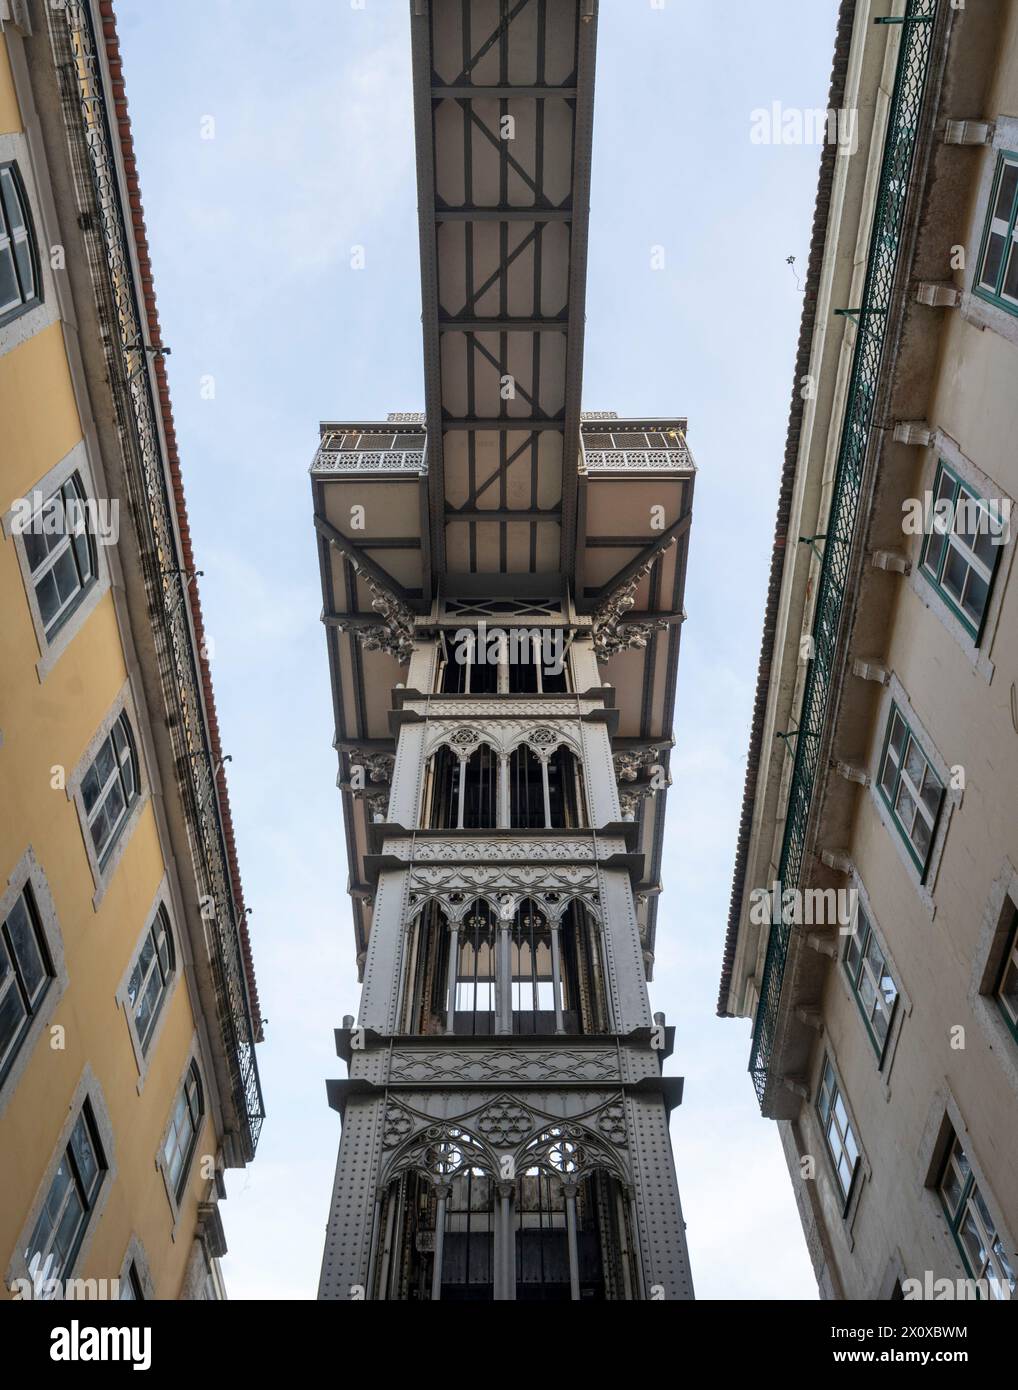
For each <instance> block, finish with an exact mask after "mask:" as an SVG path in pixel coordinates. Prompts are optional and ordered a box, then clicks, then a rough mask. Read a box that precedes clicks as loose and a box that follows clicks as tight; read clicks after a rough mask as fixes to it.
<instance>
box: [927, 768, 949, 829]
mask: <svg viewBox="0 0 1018 1390" xmlns="http://www.w3.org/2000/svg"><path fill="white" fill-rule="evenodd" d="M943 790H944V788H943V786H942V785H941V782H940V778H939V777H938V776H937V775H936V774H935V773H934V771H933V769H932V768H931V767H927V769H926V776H925V778H924V779H923V786H922V798H923V805H924V806H925V807H926V809H927V811H929V813H930V817H931V818H932V817H933V816H935V815H936V814H937V810H938V808H939V806H940V797H941V793H942V792H943Z"/></svg>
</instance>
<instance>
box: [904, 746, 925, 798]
mask: <svg viewBox="0 0 1018 1390" xmlns="http://www.w3.org/2000/svg"><path fill="white" fill-rule="evenodd" d="M905 771H906V772H907V773H908V777H909V781H910V782H911V783H912V785H913V786H914V787H915V788H917V789H918V788H919V787H921V786H922V784H923V773H924V772H925V771H926V759H925V758H924V757H923V755H922V753H921V752H920V751H919V746H918V744H917V743H916V741H915V739H914V738H910V739H909V741H908V752H907V753H906V754H905Z"/></svg>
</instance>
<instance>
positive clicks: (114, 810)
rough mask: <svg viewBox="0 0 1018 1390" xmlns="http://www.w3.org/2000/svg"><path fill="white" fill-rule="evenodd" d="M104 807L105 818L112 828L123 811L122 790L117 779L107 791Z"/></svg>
mask: <svg viewBox="0 0 1018 1390" xmlns="http://www.w3.org/2000/svg"><path fill="white" fill-rule="evenodd" d="M105 809H106V819H107V821H108V822H109V825H110V829H111V830H112V828H113V827H114V826H115V825H116V824H117V822H118V821H119V820H120V817H121V816H122V815H123V813H124V792H123V788H122V787H121V785H120V783H119V781H118V782H114V783H113V785H112V786H111V787H110V789H109V791H108V792H107V794H106V808H105Z"/></svg>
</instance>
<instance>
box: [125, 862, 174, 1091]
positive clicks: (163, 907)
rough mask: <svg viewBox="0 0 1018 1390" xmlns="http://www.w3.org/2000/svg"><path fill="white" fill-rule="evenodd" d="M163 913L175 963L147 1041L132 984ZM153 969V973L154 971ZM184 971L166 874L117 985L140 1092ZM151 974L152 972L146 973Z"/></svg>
mask: <svg viewBox="0 0 1018 1390" xmlns="http://www.w3.org/2000/svg"><path fill="white" fill-rule="evenodd" d="M160 915H163V916H164V917H165V920H166V927H167V931H168V933H169V940H170V942H171V943H172V950H173V965H172V968H171V971H170V975H169V979H168V982H167V983H166V985H165V988H164V989H163V992H162V996H161V1002H160V1004H159V1006H158V1010H157V1013H156V1017H155V1020H154V1022H153V1024H152V1026H151V1029H150V1031H149V1035H148V1039H147V1041H143V1039H142V1037H141V1035H140V1034H139V1032H138V1025H137V1020H136V1018H135V1009H134V1007H133V1006H132V1004H131V999H130V993H129V991H130V985H131V979H132V976H133V975H134V971H135V967H136V966H137V964H138V961H139V958H140V956H141V954H142V951H143V950H144V948H145V944H146V942H147V940H148V938H149V935H150V934H151V932H152V931H154V930H155V926H156V922H157V920H158V919H159V917H160ZM154 968H155V961H154V960H153V961H152V962H151V964H150V972H151V970H152V969H154ZM150 972H149V973H150ZM182 975H183V959H182V956H181V946H180V933H179V932H178V931H177V928H176V922H175V919H174V913H173V910H172V906H171V897H170V889H169V878H168V876H164V877H163V880H162V882H161V883H160V885H159V889H158V891H157V892H156V895H155V899H154V901H153V903H152V905H151V907H150V908H149V911H148V914H147V916H146V918H145V923H144V926H143V927H142V930H141V932H140V934H139V936H138V942H137V945H136V946H135V949H134V951H133V952H132V954H131V959H130V960H129V961H128V963H127V969H126V970H125V971H124V974H123V977H122V979H121V981H120V985H119V987H118V989H117V1004H118V1005H119V1006H120V1007H121V1008H122V1009H123V1011H124V1021H125V1022H126V1024H127V1032H128V1037H129V1038H130V1040H131V1049H132V1051H133V1053H134V1061H135V1065H136V1066H137V1068H138V1094H139V1095H140V1094H141V1092H142V1090H143V1089H144V1085H145V1080H146V1078H147V1076H148V1072H149V1068H150V1066H151V1065H152V1059H153V1057H154V1056H155V1054H156V1051H157V1049H158V1046H159V1038H160V1036H161V1034H162V1031H163V1028H164V1027H165V1025H166V1019H167V1016H168V1014H169V1011H170V1006H171V1004H172V1001H173V997H174V995H175V993H176V990H177V985H178V984H179V982H180V979H181V977H182ZM146 978H148V976H146Z"/></svg>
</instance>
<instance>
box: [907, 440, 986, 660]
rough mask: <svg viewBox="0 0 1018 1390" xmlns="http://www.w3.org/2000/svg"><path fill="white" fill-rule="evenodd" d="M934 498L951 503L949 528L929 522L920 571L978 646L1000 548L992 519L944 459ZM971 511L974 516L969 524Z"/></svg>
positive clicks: (979, 499)
mask: <svg viewBox="0 0 1018 1390" xmlns="http://www.w3.org/2000/svg"><path fill="white" fill-rule="evenodd" d="M933 497H934V506H937V505H938V504H940V503H946V504H949V505H950V509H951V527H950V529H949V530H941V529H940V528H939V527H938V526H937V524H936V522H934V524H933V526H932V527H931V529H930V530H929V531H928V532H927V534H926V537H925V539H924V541H923V548H922V555H921V557H920V560H919V568H920V570H921V571H922V574H923V576H924V577H925V578H926V579H928V580H929V582H930V583H931V584H932V585H933V587H934V588H935V589H936V591H937V593H938V594H939V595H940V597H941V598H942V599H943V601H944V602H945V603H946V604H947V606H948V608H949V609H950V610H951V612H952V613H953V614H954V616H955V617H956V618H957V619H958V620H959V622H960V623H961V624H962V626H963V627H964V628H965V631H966V632H967V633H968V634H969V636H970V637H971V638H972V640H973V641H974V642H975V643H977V644H978V642H979V638H980V636H981V635H982V631H983V623H984V622H985V620H986V610H987V609H988V608H989V606H990V595H991V593H992V592H993V581H994V578H995V576H996V573H997V562H998V561H999V560H1000V552H1001V550H1002V548H1003V547H1002V546H1001V545H999V544H994V538H993V534H992V531H991V524H992V523H993V522H994V520H995V518H994V517H993V513H992V511H991V509H990V506H989V503H988V502H987V501H986V499H985V498H983V497H980V495H979V493H977V492H976V490H975V489H974V488H973V487H971V486H970V485H969V484H968V483H967V482H965V481H964V479H963V478H961V477H960V475H959V474H957V473H956V472H955V471H954V470H953V469H952V468H949V467H948V465H947V464H946V463H945V462H944V460H943V459H941V460H940V461H939V463H938V464H937V476H936V478H935V480H934V484H933ZM973 511H974V512H976V513H977V519H976V521H975V525H974V526H973V525H971V522H972V513H973ZM983 517H985V522H984V521H983V520H982V518H983ZM967 522H968V523H970V524H969V525H967V526H966V523H967ZM998 530H999V523H998Z"/></svg>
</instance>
